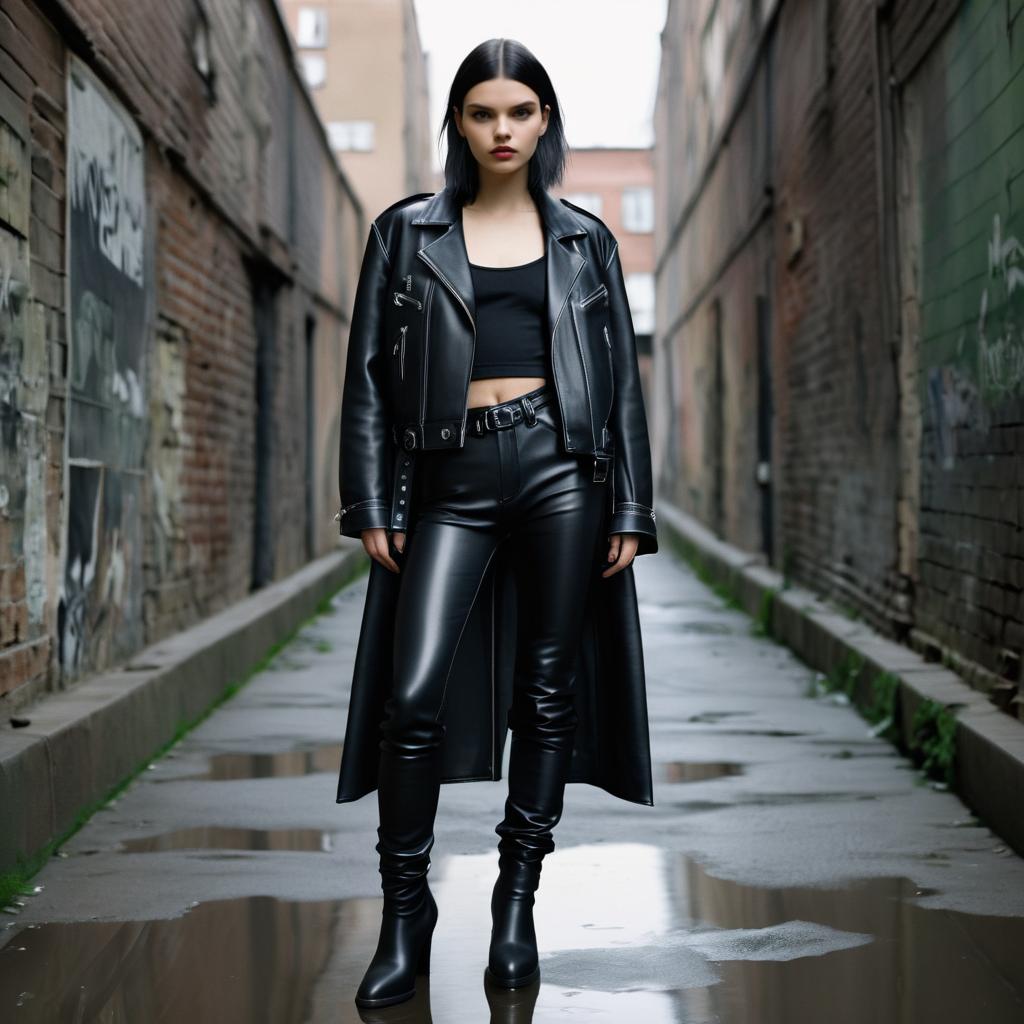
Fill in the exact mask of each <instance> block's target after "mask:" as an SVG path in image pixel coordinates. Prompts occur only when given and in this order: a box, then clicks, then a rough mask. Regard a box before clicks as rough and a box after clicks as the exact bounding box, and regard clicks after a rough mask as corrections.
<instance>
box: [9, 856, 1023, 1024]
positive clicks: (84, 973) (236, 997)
mask: <svg viewBox="0 0 1024 1024" xmlns="http://www.w3.org/2000/svg"><path fill="white" fill-rule="evenodd" d="M438 867H439V868H440V869H441V870H440V872H439V877H437V878H435V877H434V876H433V874H432V876H431V877H432V882H433V888H434V892H435V894H436V896H437V900H438V904H439V907H440V910H441V917H440V920H439V923H438V931H437V933H436V936H435V942H434V947H433V953H434V955H433V958H432V977H431V979H430V982H429V984H428V983H427V982H426V979H420V983H419V989H420V991H419V992H418V994H417V997H416V998H415V999H414V1000H412V1001H410V1002H409V1003H406V1004H403V1005H402V1006H399V1007H389V1008H387V1009H386V1010H381V1011H375V1012H374V1011H364V1014H363V1016H360V1015H359V1012H358V1011H357V1009H356V1007H355V1004H354V1002H353V996H354V994H355V989H356V987H357V986H358V984H359V980H360V978H361V977H362V974H363V971H364V970H365V968H366V965H367V963H368V962H369V959H370V957H371V955H372V951H373V948H374V945H375V943H376V939H377V935H378V930H379V924H380V906H381V904H380V901H379V899H351V900H341V901H297V902H289V901H283V900H277V899H274V898H271V897H268V896H257V897H252V898H247V899H236V900H224V901H219V902H207V903H201V904H199V905H198V906H197V907H195V908H194V909H192V910H191V911H189V912H188V913H186V914H185V915H184V916H182V917H179V918H175V919H173V920H167V921H150V922H124V923H122V922H88V923H84V924H47V925H43V926H29V927H25V926H22V927H20V928H17V929H16V930H12V932H9V933H7V934H6V935H4V936H3V937H2V938H0V941H5V942H6V945H5V946H3V947H2V948H0V1016H4V1017H6V1016H7V1015H10V1016H11V1019H17V1020H19V1021H32V1022H36V1021H40V1022H41V1021H46V1022H50V1021H65V1020H67V1021H73V1020H80V1021H90V1020H109V1021H113V1020H126V1021H158V1020H159V1021H162V1022H171V1024H173V1022H178V1021H181V1022H188V1024H203V1022H205V1021H212V1020H214V1019H216V1020H218V1021H220V1020H225V1021H235V1020H238V1021H243V1020H244V1021H246V1022H249V1021H253V1022H263V1021H265V1022H267V1024H271V1022H273V1024H277V1022H288V1024H290V1022H295V1024H300V1022H306V1021H310V1022H321V1021H323V1022H327V1021H331V1022H342V1024H344V1022H348V1021H356V1020H380V1021H384V1020H388V1021H398V1020H403V1021H429V1020H431V1019H432V1017H431V1015H432V1014H433V1016H435V1017H436V1018H437V1020H438V1021H485V1020H487V1019H489V1013H490V1014H493V1016H492V1017H490V1019H492V1020H501V1021H505V1022H518V1021H521V1022H527V1021H535V1022H538V1024H539V1022H545V1021H548V1022H550V1021H555V1020H564V1019H567V1018H568V1019H576V1020H581V1021H601V1020H608V1021H618V1020H630V1019H635V1020H642V1021H643V1022H644V1024H668V1022H676V1024H678V1022H683V1021H686V1022H688V1024H690V1022H707V1024H711V1022H721V1024H820V1022H821V1021H823V1020H828V1021H830V1022H831V1021H835V1022H840V1024H860V1022H863V1021H871V1022H872V1024H916V1022H917V1021H925V1020H934V1021H984V1022H985V1024H1004V1022H1005V1024H1010V1022H1014V1024H1016V1022H1018V1021H1019V1020H1020V1019H1021V1013H1020V1011H1021V1005H1022V1000H1024V965H1022V963H1021V960H1020V953H1019V951H1020V949H1021V948H1024V921H1022V920H1020V919H1015V918H998V917H982V916H978V915H971V914H962V913H954V912H951V911H943V910H929V909H924V908H922V907H920V906H918V905H917V904H916V903H915V902H914V901H915V899H917V898H920V897H921V896H922V895H924V894H923V892H922V890H920V889H917V888H915V887H914V886H913V884H912V883H910V882H909V881H908V880H906V879H903V878H881V879H873V880H869V881H864V882H859V883H855V884H851V885H848V886H846V887H844V888H839V889H798V888H784V889H764V888H758V887H756V886H748V885H741V884H738V883H736V882H732V881H728V880H723V879H719V878H714V877H712V876H711V875H709V874H708V873H707V872H706V871H705V870H704V869H703V868H702V867H700V866H699V865H698V864H696V863H695V862H694V861H692V860H690V859H688V858H686V857H684V856H682V855H680V854H677V853H674V852H669V851H666V850H662V849H661V848H659V847H655V846H649V845H643V844H630V843H598V844H593V845H589V846H578V847H572V848H559V849H556V851H555V852H554V853H553V854H551V855H550V856H549V857H548V858H547V859H546V860H545V866H544V878H543V880H542V883H541V888H540V890H539V892H538V899H537V905H536V908H535V919H536V922H537V934H538V940H539V946H540V952H541V971H542V978H541V984H540V985H539V987H538V986H535V987H533V988H531V989H528V990H524V991H520V992H512V993H499V992H496V991H494V990H491V989H489V988H485V986H484V983H483V969H484V966H485V963H486V956H487V941H488V934H489V928H490V918H489V915H488V914H487V912H486V899H485V897H486V894H487V893H488V892H489V891H490V887H491V885H492V884H493V879H494V870H495V867H496V858H495V857H494V856H493V855H492V854H485V855H479V856H466V857H454V858H450V859H447V860H445V861H444V862H443V863H442V864H439V865H438ZM19 1003H20V1005H19ZM534 1004H535V1005H534Z"/></svg>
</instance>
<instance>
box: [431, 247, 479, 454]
mask: <svg viewBox="0 0 1024 1024" xmlns="http://www.w3.org/2000/svg"><path fill="white" fill-rule="evenodd" d="M418 255H419V257H420V258H421V259H423V260H425V261H426V263H427V266H429V267H430V268H431V269H432V270H433V271H434V273H435V274H437V276H438V277H439V278H441V280H442V281H443V282H444V285H445V287H446V288H447V289H448V291H450V292H451V293H452V295H454V296H455V298H456V300H457V301H458V303H459V305H460V306H461V307H462V308H463V309H464V310H465V311H466V316H467V317H469V322H470V324H471V325H472V327H473V348H472V349H471V351H470V356H469V369H468V370H467V371H466V387H465V391H464V394H463V398H462V426H461V433H462V436H463V437H465V436H466V416H467V410H468V406H469V385H470V381H471V380H472V379H473V360H474V359H476V321H475V320H474V319H473V314H472V313H470V311H469V307H468V306H467V305H466V303H465V302H463V301H462V296H461V295H460V294H459V293H458V292H457V291H456V290H455V286H454V285H453V284H452V283H451V281H449V280H448V278H447V277H445V276H444V274H443V273H442V272H441V270H440V268H439V267H438V265H437V264H436V263H435V262H434V261H433V260H432V259H430V257H429V256H426V255H425V254H424V253H422V252H420V253H418ZM423 392H424V398H425V397H426V382H425V381H424V388H423Z"/></svg>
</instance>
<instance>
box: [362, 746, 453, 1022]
mask: <svg viewBox="0 0 1024 1024" xmlns="http://www.w3.org/2000/svg"><path fill="white" fill-rule="evenodd" d="M439 772H440V756H439V754H435V755H434V756H431V757H429V758H424V757H423V756H422V755H421V756H411V755H409V754H406V753H403V752H402V750H401V749H400V748H397V747H394V746H391V745H390V744H389V743H388V742H386V741H385V742H382V744H381V760H380V777H379V783H378V790H377V792H378V805H379V808H380V822H381V823H380V827H379V828H378V829H377V835H378V838H379V841H378V843H377V846H376V849H377V852H378V853H379V854H380V875H381V887H382V889H383V891H384V911H383V914H382V918H381V930H380V938H379V939H378V942H377V950H376V952H375V953H374V956H373V959H372V960H371V961H370V966H369V967H368V968H367V969H366V973H365V975H364V976H363V980H362V982H361V983H360V985H359V989H358V991H357V992H356V998H355V1002H356V1005H357V1006H359V1007H362V1008H366V1009H371V1008H376V1007H381V1006H392V1005H394V1004H395V1003H402V1002H405V1001H406V1000H407V999H411V998H412V997H413V996H414V995H415V994H416V975H417V974H419V973H422V974H429V973H430V946H431V942H432V939H433V934H434V926H435V925H436V923H437V904H436V903H435V902H434V896H433V894H432V893H431V891H430V888H429V886H428V885H427V872H428V870H429V866H430V851H431V848H432V847H433V845H434V816H435V814H436V812H437V803H438V795H439V790H440V775H439Z"/></svg>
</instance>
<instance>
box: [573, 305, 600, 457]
mask: <svg viewBox="0 0 1024 1024" xmlns="http://www.w3.org/2000/svg"><path fill="white" fill-rule="evenodd" d="M569 315H570V316H571V317H572V326H573V331H574V332H575V334H576V347H577V348H578V349H579V352H580V364H581V365H582V366H583V382H584V385H585V387H586V389H587V408H588V409H589V410H590V440H591V441H592V442H593V445H594V451H595V452H596V451H597V437H596V436H595V434H594V396H593V395H592V394H591V393H590V374H588V373H587V360H586V357H585V356H584V355H583V342H582V341H581V339H580V325H579V323H578V322H577V320H576V312H575V310H574V309H573V308H572V307H571V306H570V307H569Z"/></svg>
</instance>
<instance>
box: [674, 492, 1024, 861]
mask: <svg viewBox="0 0 1024 1024" xmlns="http://www.w3.org/2000/svg"><path fill="white" fill-rule="evenodd" d="M658 523H659V525H662V524H663V525H664V526H665V528H666V532H667V533H668V534H670V537H668V538H667V539H668V540H669V541H670V544H671V546H672V548H673V549H674V552H675V553H677V554H679V555H681V556H682V557H683V558H684V559H685V560H686V561H688V562H696V563H697V564H699V565H700V566H701V567H702V568H703V569H704V571H705V572H706V573H707V575H708V576H709V577H710V578H711V579H712V580H714V581H715V582H716V583H718V584H720V585H722V586H724V587H725V588H726V589H727V590H728V591H729V592H731V593H732V594H733V595H735V597H736V599H737V600H738V602H739V603H740V605H741V606H742V607H743V610H744V611H745V612H746V613H747V614H748V615H750V616H751V617H752V618H754V619H758V620H762V621H764V623H765V625H766V627H767V628H768V629H769V630H770V633H771V636H772V638H773V639H775V640H777V641H778V642H779V643H782V644H785V645H786V646H787V647H789V648H790V649H791V650H792V651H793V652H794V654H796V655H797V656H798V657H799V658H800V659H801V660H802V661H804V662H805V663H806V664H808V665H809V666H811V667H812V668H815V669H818V670H819V671H821V672H825V673H832V672H836V671H840V672H843V671H849V669H848V668H847V666H850V665H851V664H855V665H856V666H857V669H856V675H857V678H856V680H855V687H854V692H853V701H852V702H853V703H854V704H855V705H862V704H864V703H866V702H867V701H869V700H870V696H869V695H870V694H871V693H872V692H873V686H874V683H875V682H876V680H879V679H880V678H881V677H883V676H884V677H888V678H889V679H890V680H892V679H894V680H895V684H896V685H895V693H894V697H895V704H894V711H895V714H894V719H895V722H896V723H897V724H898V728H899V739H900V742H901V744H902V746H903V748H904V749H908V748H909V747H911V746H912V745H913V743H914V741H915V737H914V734H913V732H914V730H913V723H914V721H915V715H916V714H917V712H918V711H919V710H920V709H922V707H923V706H924V707H926V708H927V707H929V706H932V705H938V706H940V707H941V708H943V709H946V711H948V712H950V713H951V714H952V722H953V723H955V726H954V727H955V732H954V741H953V742H954V750H955V754H954V762H953V763H954V774H953V777H952V780H951V786H950V788H951V789H952V790H953V791H954V792H955V793H956V794H957V795H958V796H959V797H960V799H961V800H963V802H964V803H965V804H967V805H968V807H970V809H971V810H972V812H974V813H975V814H976V815H977V816H978V817H979V818H980V819H981V820H982V821H984V822H985V824H986V825H987V826H988V827H990V828H991V829H992V831H994V832H996V833H997V834H998V835H999V836H1000V837H1001V838H1002V839H1004V840H1005V841H1006V843H1007V844H1008V845H1009V846H1011V847H1012V848H1013V849H1014V850H1015V851H1016V852H1017V853H1019V854H1021V855H1022V856H1024V812H1022V810H1021V808H1024V727H1022V725H1021V723H1020V722H1018V721H1016V720H1015V719H1013V718H1011V717H1010V716H1009V715H1007V714H1006V713H1005V712H1002V711H1000V710H999V709H998V708H996V707H995V705H993V704H991V703H990V702H989V701H988V700H987V699H986V698H985V697H984V696H983V695H982V694H980V693H979V692H978V691H977V690H972V689H971V688H970V687H969V686H968V685H967V684H966V683H965V682H964V681H963V680H962V679H961V678H960V676H958V675H956V673H954V672H951V671H950V670H949V669H947V668H945V667H944V666H942V665H940V664H937V663H934V662H928V661H925V660H924V659H923V658H921V657H920V656H919V655H918V654H917V653H916V652H915V651H912V650H911V649H910V648H908V647H904V646H903V645H902V644H899V643H896V642H895V641H893V640H890V639H888V638H887V637H885V636H883V635H882V634H881V633H878V632H876V631H875V630H873V629H872V628H870V627H869V626H866V625H865V624H864V623H862V622H857V621H854V620H852V619H849V618H847V617H846V616H845V615H843V614H842V613H840V612H838V611H836V610H835V609H834V608H833V607H832V606H831V605H829V604H828V603H827V602H826V601H825V600H823V599H822V598H821V597H819V596H818V595H816V594H814V593H813V592H812V591H810V590H806V589H804V588H802V587H799V586H796V585H793V584H789V585H786V586H785V587H784V581H783V578H782V575H781V574H780V573H778V572H776V571H775V570H774V569H771V568H769V567H768V566H766V565H765V564H764V558H763V556H760V555H751V554H750V553H749V552H745V551H741V550H740V549H739V548H736V547H734V546H733V545H732V544H728V543H726V542H725V541H722V540H721V539H720V538H718V537H716V536H715V535H714V534H713V533H712V532H711V531H710V530H709V529H708V528H707V527H706V526H704V525H703V524H701V523H699V522H698V521H697V520H696V519H694V518H693V517H692V516H690V515H688V514H686V513H684V512H682V511H680V510H679V509H678V508H675V507H674V506H672V505H670V504H668V503H667V502H662V503H661V505H660V506H659V509H658Z"/></svg>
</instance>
